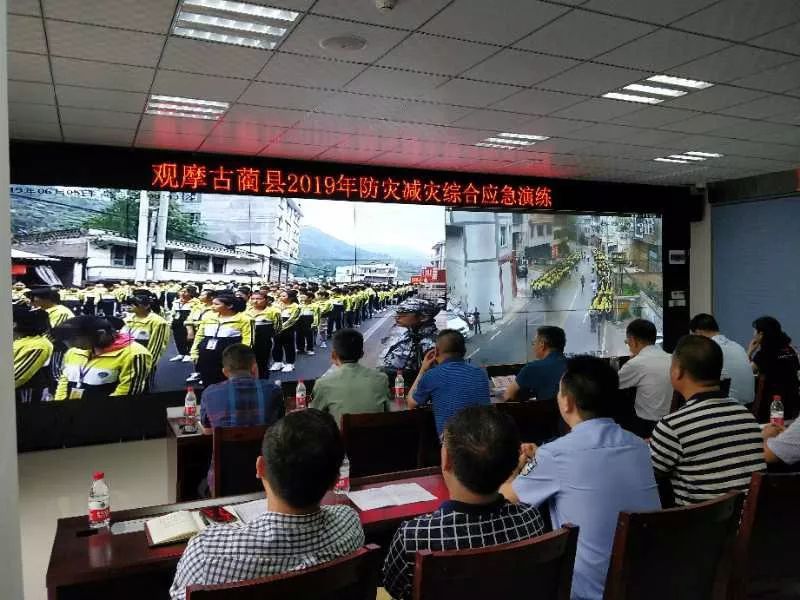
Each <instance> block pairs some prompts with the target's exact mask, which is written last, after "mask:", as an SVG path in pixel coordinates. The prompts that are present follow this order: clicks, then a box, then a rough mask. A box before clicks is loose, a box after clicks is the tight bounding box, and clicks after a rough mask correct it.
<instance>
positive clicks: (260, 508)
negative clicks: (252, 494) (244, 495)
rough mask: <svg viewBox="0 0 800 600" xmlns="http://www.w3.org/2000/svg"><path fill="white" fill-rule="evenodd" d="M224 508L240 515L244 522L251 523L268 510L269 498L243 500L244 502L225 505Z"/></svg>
mask: <svg viewBox="0 0 800 600" xmlns="http://www.w3.org/2000/svg"><path fill="white" fill-rule="evenodd" d="M223 508H224V509H225V510H227V511H228V512H232V513H233V514H235V515H236V516H237V517H239V520H240V521H241V522H242V523H249V522H250V521H255V520H256V519H257V518H258V517H260V516H261V515H263V514H265V513H266V512H267V500H266V498H260V499H258V500H252V501H250V502H243V503H242V504H232V505H229V506H224V507H223Z"/></svg>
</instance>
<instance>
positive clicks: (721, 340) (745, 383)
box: [689, 313, 755, 405]
mask: <svg viewBox="0 0 800 600" xmlns="http://www.w3.org/2000/svg"><path fill="white" fill-rule="evenodd" d="M689 331H691V332H692V333H693V334H694V335H704V336H706V337H707V338H711V339H712V340H714V341H715V342H717V344H718V345H719V347H720V348H721V349H722V378H723V379H730V381H731V388H730V391H729V392H728V396H729V397H730V398H733V399H734V400H736V401H737V402H738V403H739V404H745V405H749V404H752V403H753V399H754V396H755V382H754V381H753V370H752V367H751V366H750V358H749V357H748V356H747V351H746V350H745V349H744V348H743V347H742V346H741V345H739V344H737V343H736V342H734V341H733V340H729V339H728V338H726V337H725V336H724V335H722V334H721V333H720V332H719V325H717V320H716V319H715V318H714V317H712V316H711V315H708V314H705V313H700V314H699V315H695V316H694V318H693V319H692V320H691V321H690V322H689Z"/></svg>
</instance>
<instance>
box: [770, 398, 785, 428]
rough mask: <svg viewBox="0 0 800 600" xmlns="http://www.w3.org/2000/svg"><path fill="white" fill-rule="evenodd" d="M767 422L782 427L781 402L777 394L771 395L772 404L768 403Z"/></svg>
mask: <svg viewBox="0 0 800 600" xmlns="http://www.w3.org/2000/svg"><path fill="white" fill-rule="evenodd" d="M769 422H770V423H772V424H773V425H778V426H779V427H783V425H784V422H783V402H781V397H780V396H778V395H777V394H776V395H775V396H773V397H772V404H770V405H769Z"/></svg>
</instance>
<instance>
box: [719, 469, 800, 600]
mask: <svg viewBox="0 0 800 600" xmlns="http://www.w3.org/2000/svg"><path fill="white" fill-rule="evenodd" d="M798 506H800V474H786V475H773V474H769V475H767V474H763V473H753V477H752V479H751V481H750V490H749V492H748V494H747V500H745V503H744V511H743V513H742V521H741V525H740V527H739V537H738V538H737V540H736V555H735V561H734V564H735V569H734V576H733V578H732V581H731V594H730V598H731V600H744V599H745V598H748V597H754V598H755V597H758V598H779V597H792V596H791V594H786V595H782V590H785V588H787V587H791V586H794V593H795V596H794V597H796V594H797V593H798V590H800V573H799V572H798V570H797V565H798V564H799V563H800V546H798V544H797V531H798V530H800V511H798ZM751 593H753V595H752V596H750V594H751ZM784 593H785V592H784Z"/></svg>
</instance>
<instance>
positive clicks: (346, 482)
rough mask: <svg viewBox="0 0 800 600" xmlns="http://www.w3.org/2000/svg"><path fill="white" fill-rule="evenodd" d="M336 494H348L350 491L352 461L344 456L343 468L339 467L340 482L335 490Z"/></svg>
mask: <svg viewBox="0 0 800 600" xmlns="http://www.w3.org/2000/svg"><path fill="white" fill-rule="evenodd" d="M333 491H334V493H335V494H346V493H347V492H349V491H350V459H349V458H347V454H345V455H344V459H343V460H342V466H341V467H339V480H338V481H337V482H336V487H334V488H333Z"/></svg>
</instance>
